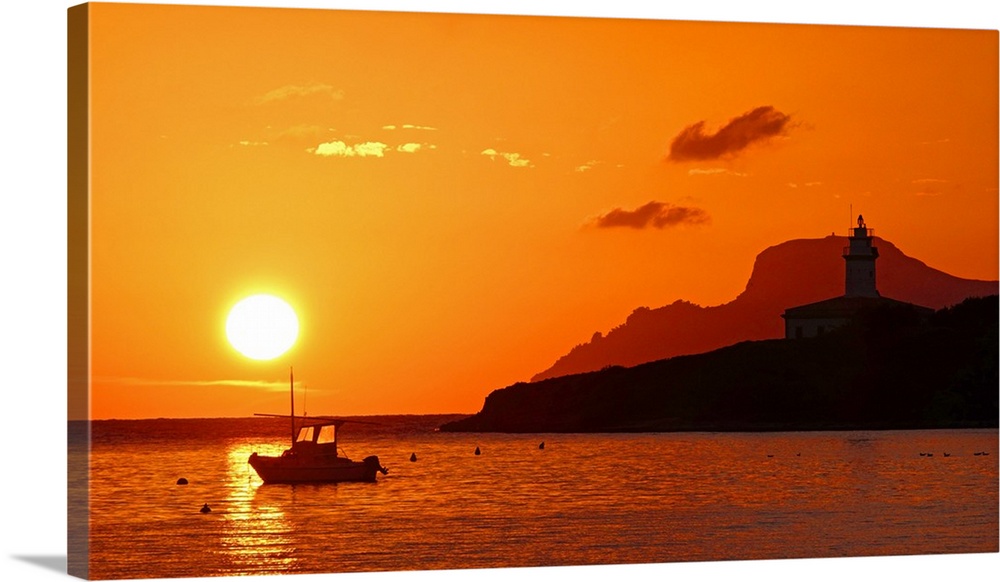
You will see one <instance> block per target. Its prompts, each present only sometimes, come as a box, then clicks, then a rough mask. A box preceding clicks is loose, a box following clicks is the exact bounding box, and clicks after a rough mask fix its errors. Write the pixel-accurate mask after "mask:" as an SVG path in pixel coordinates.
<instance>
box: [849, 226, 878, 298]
mask: <svg viewBox="0 0 1000 582" xmlns="http://www.w3.org/2000/svg"><path fill="white" fill-rule="evenodd" d="M874 232H875V230H874V229H871V228H868V227H867V226H866V225H865V219H864V217H863V216H861V215H860V214H859V215H858V226H857V228H852V229H851V234H850V236H849V237H848V240H849V241H850V246H847V247H844V262H846V263H847V277H846V282H845V288H844V295H845V296H847V297H878V296H879V294H878V291H877V290H876V289H875V259H877V258H878V248H876V247H873V246H872V235H873V234H874Z"/></svg>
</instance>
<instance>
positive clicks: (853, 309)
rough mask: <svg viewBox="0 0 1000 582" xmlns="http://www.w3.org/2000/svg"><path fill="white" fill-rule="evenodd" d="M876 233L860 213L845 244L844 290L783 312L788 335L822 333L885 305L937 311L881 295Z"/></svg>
mask: <svg viewBox="0 0 1000 582" xmlns="http://www.w3.org/2000/svg"><path fill="white" fill-rule="evenodd" d="M874 233H875V231H874V229H871V228H868V226H867V225H866V224H865V219H864V217H862V216H860V215H859V216H858V226H857V227H854V228H852V229H850V233H849V235H848V239H847V240H848V246H846V247H844V253H843V257H844V263H845V267H846V272H845V276H844V294H843V295H842V296H840V297H834V298H832V299H826V300H824V301H819V302H817V303H809V304H807V305H800V306H798V307H791V308H789V309H786V310H785V313H783V314H782V315H781V317H782V318H784V320H785V338H787V339H800V338H807V337H816V336H818V335H822V334H823V333H825V332H827V331H829V330H831V329H833V328H835V327H840V326H841V325H844V324H846V323H847V322H849V321H850V320H851V319H852V318H854V317H855V316H856V315H857V314H858V313H859V312H860V311H862V310H867V309H872V308H875V307H879V306H882V305H896V306H907V307H910V308H913V309H916V310H917V311H918V313H920V314H922V315H929V314H931V313H933V310H932V309H928V308H926V307H921V306H919V305H913V304H911V303H905V302H903V301H897V300H895V299H889V298H888V297H882V296H881V295H879V292H878V287H877V286H876V283H875V281H876V278H875V260H876V259H878V247H875V246H873V245H872V242H873V241H874V238H873V235H874Z"/></svg>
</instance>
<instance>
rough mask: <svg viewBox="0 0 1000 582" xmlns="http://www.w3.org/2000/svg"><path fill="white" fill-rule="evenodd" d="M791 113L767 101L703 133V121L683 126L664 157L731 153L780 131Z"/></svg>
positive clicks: (707, 157) (711, 156) (706, 157)
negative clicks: (717, 127)
mask: <svg viewBox="0 0 1000 582" xmlns="http://www.w3.org/2000/svg"><path fill="white" fill-rule="evenodd" d="M789 121H791V116H789V115H786V114H784V113H782V112H780V111H778V110H777V109H775V108H774V107H772V106H770V105H765V106H763V107H758V108H756V109H753V110H751V111H748V112H746V113H744V114H743V115H740V116H739V117H735V118H733V119H730V120H729V123H727V124H726V125H724V126H722V128H720V129H719V130H718V131H717V132H715V133H713V134H709V133H705V122H704V121H699V122H698V123H695V124H694V125H690V126H688V127H686V128H684V129H683V130H682V131H681V132H680V133H679V134H677V136H675V137H674V139H673V141H672V142H671V143H670V155H669V156H667V159H669V160H670V161H674V162H683V161H690V160H716V159H719V158H724V157H729V156H734V155H736V154H738V153H739V152H741V151H743V150H744V149H746V148H747V147H749V146H750V145H751V144H754V143H759V142H764V141H767V140H769V139H770V138H773V137H776V136H779V135H783V134H784V133H785V131H786V129H787V127H788V124H789Z"/></svg>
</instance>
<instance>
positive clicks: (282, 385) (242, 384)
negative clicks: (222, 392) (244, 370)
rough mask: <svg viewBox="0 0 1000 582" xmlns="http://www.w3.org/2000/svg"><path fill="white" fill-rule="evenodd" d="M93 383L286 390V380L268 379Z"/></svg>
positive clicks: (111, 379)
mask: <svg viewBox="0 0 1000 582" xmlns="http://www.w3.org/2000/svg"><path fill="white" fill-rule="evenodd" d="M94 382H95V383H99V384H113V385H116V386H136V387H161V388H212V387H219V386H221V387H232V388H261V389H265V390H288V382H286V381H268V380H156V379H152V378H127V377H125V378H122V377H96V378H94Z"/></svg>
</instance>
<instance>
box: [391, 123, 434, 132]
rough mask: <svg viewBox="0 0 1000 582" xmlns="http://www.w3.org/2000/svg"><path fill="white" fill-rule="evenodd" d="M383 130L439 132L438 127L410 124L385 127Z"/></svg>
mask: <svg viewBox="0 0 1000 582" xmlns="http://www.w3.org/2000/svg"><path fill="white" fill-rule="evenodd" d="M382 129H387V130H390V131H392V130H396V129H417V130H420V131H437V130H438V128H436V127H430V126H427V125H413V124H410V123H404V124H403V125H383V126H382Z"/></svg>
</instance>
